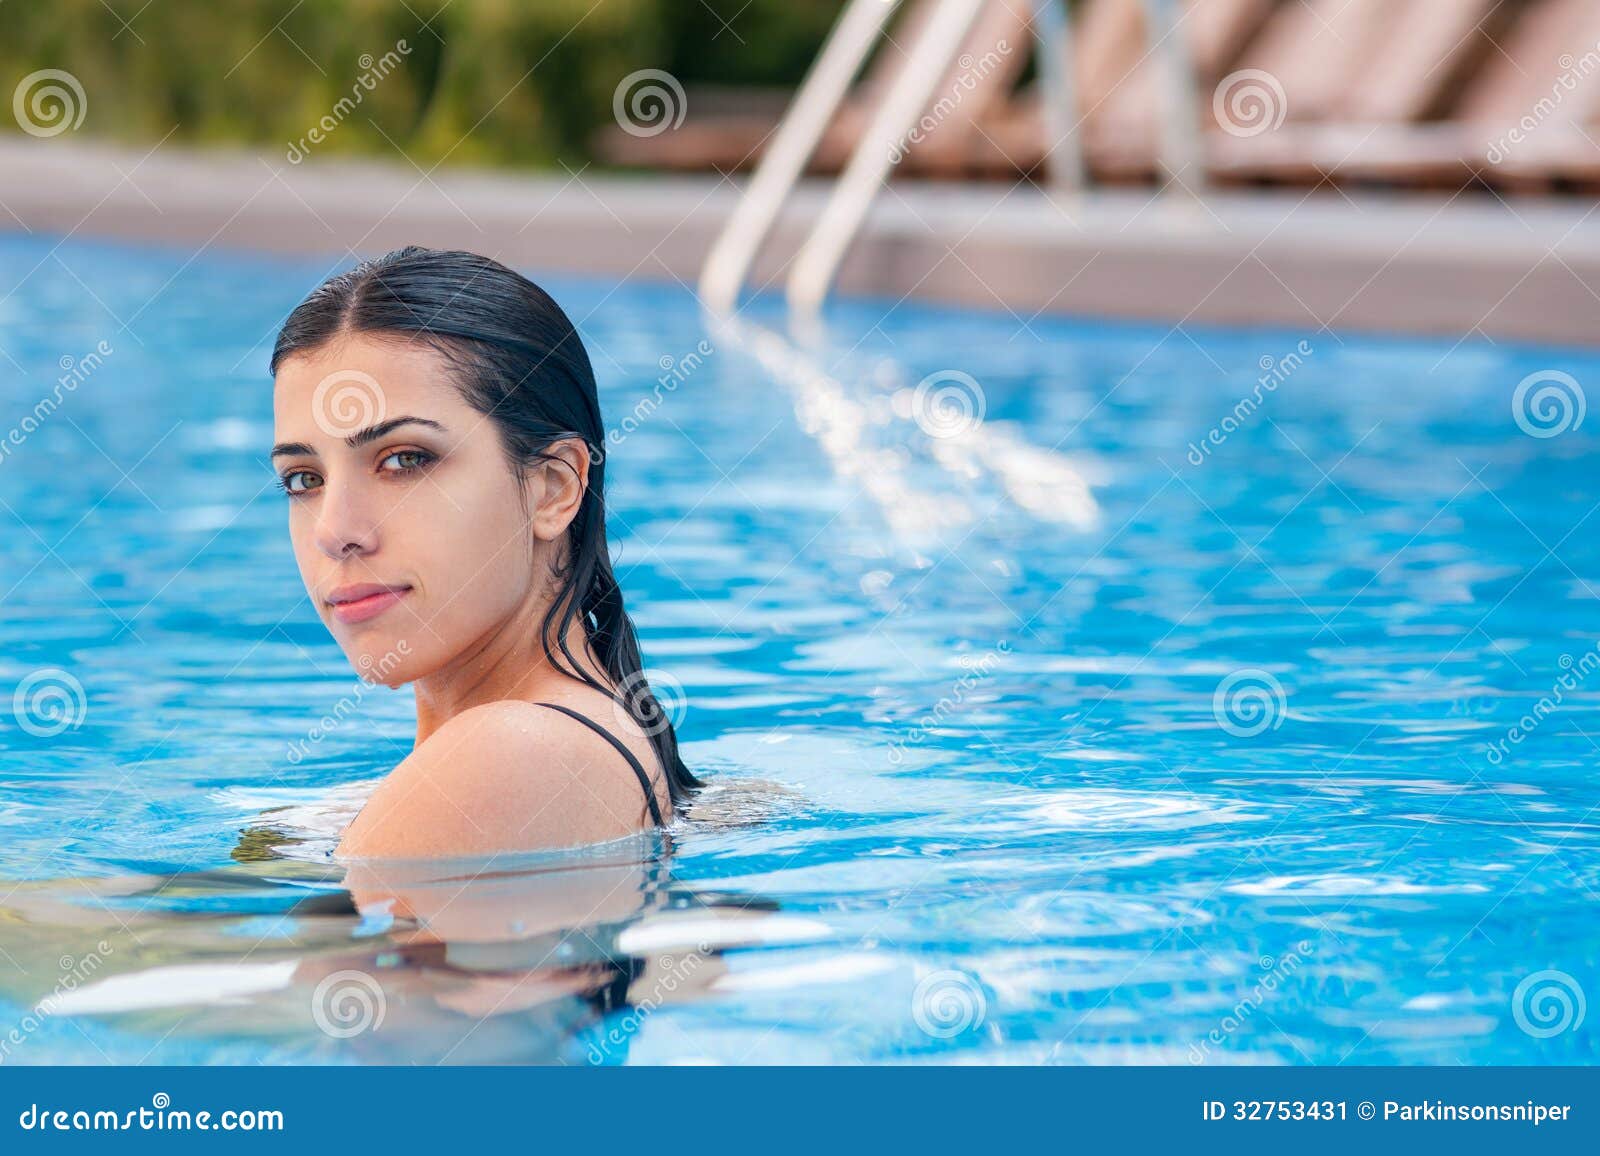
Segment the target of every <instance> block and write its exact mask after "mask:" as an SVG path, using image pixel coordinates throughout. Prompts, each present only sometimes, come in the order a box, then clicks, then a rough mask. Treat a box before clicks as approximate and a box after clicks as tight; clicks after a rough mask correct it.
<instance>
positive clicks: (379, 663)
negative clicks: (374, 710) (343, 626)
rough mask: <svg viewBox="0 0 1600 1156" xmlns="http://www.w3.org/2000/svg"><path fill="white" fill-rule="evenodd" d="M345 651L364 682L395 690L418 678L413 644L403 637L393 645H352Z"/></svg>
mask: <svg viewBox="0 0 1600 1156" xmlns="http://www.w3.org/2000/svg"><path fill="white" fill-rule="evenodd" d="M344 653H345V657H346V658H348V659H349V660H350V665H351V666H353V667H355V671H356V674H358V675H359V676H360V677H361V680H362V681H363V682H369V683H372V684H373V685H375V686H386V687H388V688H389V689H390V690H393V689H395V688H396V687H399V686H404V685H405V684H406V683H408V682H411V681H413V680H414V679H415V678H416V673H415V671H414V670H412V667H413V666H414V665H415V661H414V658H415V656H414V654H413V652H412V649H411V644H410V643H408V642H407V641H406V640H405V639H403V638H402V639H400V640H398V641H397V642H395V643H394V644H393V645H392V646H385V645H380V646H371V645H365V646H362V647H360V648H354V647H351V648H346V650H345V652H344Z"/></svg>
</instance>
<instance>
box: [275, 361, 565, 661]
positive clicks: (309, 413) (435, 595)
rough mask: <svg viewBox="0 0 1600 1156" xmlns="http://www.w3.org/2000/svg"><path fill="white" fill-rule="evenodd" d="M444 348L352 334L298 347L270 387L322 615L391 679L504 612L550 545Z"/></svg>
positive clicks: (292, 504)
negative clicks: (540, 541)
mask: <svg viewBox="0 0 1600 1156" xmlns="http://www.w3.org/2000/svg"><path fill="white" fill-rule="evenodd" d="M451 373H452V371H451V370H450V369H449V367H448V365H447V363H446V362H445V360H444V359H443V358H442V357H441V356H440V355H439V354H438V353H437V352H436V351H434V350H432V349H430V348H428V347H427V346H426V345H423V344H420V343H417V342H409V341H407V340H405V339H404V338H399V337H388V336H371V335H364V334H353V335H348V336H344V337H338V338H335V339H334V340H333V341H331V342H329V343H328V344H327V345H325V346H323V347H321V348H318V349H314V350H309V351H306V352H302V353H297V354H295V355H293V356H291V357H289V358H288V359H286V360H285V361H284V362H282V363H281V365H280V366H279V368H278V376H277V380H276V383H275V386H274V390H273V421H274V438H273V440H274V441H275V442H276V443H277V444H276V446H275V447H274V452H273V469H274V470H275V472H276V473H277V475H278V478H279V481H280V482H281V483H282V485H283V486H284V487H285V489H286V490H287V491H288V504H289V536H290V538H291V539H292V541H293V543H294V554H295V560H296V561H297V562H298V563H299V566H300V577H301V578H302V579H303V580H304V582H305V585H306V592H307V593H308V594H309V595H310V596H311V601H312V604H313V605H314V606H315V607H316V609H317V613H318V614H319V615H321V616H322V620H323V622H324V623H326V624H327V627H328V629H329V630H330V631H332V633H333V636H334V638H335V639H337V640H338V643H339V646H340V647H341V648H342V649H343V650H344V653H345V657H347V658H348V659H349V660H350V662H351V664H352V665H354V666H355V667H356V669H357V671H358V672H359V673H360V675H361V677H363V678H364V679H367V680H368V681H370V682H375V683H383V684H385V685H387V686H398V685H400V684H402V683H406V682H411V681H414V680H415V679H418V678H421V677H423V676H425V675H427V674H429V673H431V672H433V671H434V670H436V669H438V668H439V667H440V666H442V665H443V664H445V663H447V662H448V661H449V660H450V659H452V658H454V657H455V656H457V655H459V654H460V653H461V652H462V651H463V650H465V649H466V648H468V647H469V646H471V644H472V643H473V642H474V641H476V640H478V639H481V638H484V637H486V636H487V635H488V634H490V632H492V631H493V630H494V629H495V628H496V627H497V626H499V625H501V624H503V623H505V622H506V621H507V620H508V619H509V618H510V617H511V616H512V615H513V614H514V613H515V612H516V611H517V609H518V607H519V606H521V605H523V604H524V603H525V602H526V601H527V599H528V598H529V595H530V591H532V590H533V588H534V582H535V572H536V559H537V557H539V556H540V555H541V551H540V550H539V548H538V546H537V545H536V539H535V534H534V531H533V527H532V525H531V523H530V519H529V517H528V514H527V512H526V510H527V507H526V506H525V505H524V504H523V502H522V500H520V499H521V498H522V497H523V496H524V493H523V491H522V488H521V486H520V485H519V483H518V481H517V479H516V478H515V476H514V475H513V473H512V471H511V469H510V467H509V465H508V463H507V460H506V456H505V452H504V450H503V448H502V446H501V441H500V435H499V433H498V431H497V430H496V429H495V426H494V423H493V422H491V421H490V420H489V419H487V418H485V417H484V416H483V415H482V414H481V413H479V412H478V411H477V410H475V409H473V408H472V407H471V406H469V405H468V404H467V403H466V401H464V400H463V399H462V397H461V396H460V394H459V392H458V391H457V389H456V387H455V385H454V384H452V376H451Z"/></svg>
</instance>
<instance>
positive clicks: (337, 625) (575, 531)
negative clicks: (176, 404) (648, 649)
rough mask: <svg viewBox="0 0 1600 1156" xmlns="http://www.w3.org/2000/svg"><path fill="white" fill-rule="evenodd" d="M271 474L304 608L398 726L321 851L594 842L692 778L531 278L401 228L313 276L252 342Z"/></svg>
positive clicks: (584, 375)
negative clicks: (613, 550)
mask: <svg viewBox="0 0 1600 1156" xmlns="http://www.w3.org/2000/svg"><path fill="white" fill-rule="evenodd" d="M272 372H273V375H274V379H275V381H274V388H273V412H274V425H275V432H274V441H275V442H276V443H277V444H276V445H275V446H274V447H273V450H272V458H273V469H274V471H275V472H276V473H277V475H278V479H279V484H280V485H281V486H282V488H283V490H284V491H285V493H286V494H287V495H288V499H289V536H290V538H291V539H292V541H293V544H294V552H295V558H296V561H297V562H298V563H299V567H300V576H301V578H302V579H303V580H304V581H305V586H306V590H307V592H308V593H309V594H310V596H311V601H312V604H313V605H314V606H315V607H316V610H317V613H318V615H320V616H321V618H322V620H323V622H324V623H326V624H327V626H328V629H329V630H330V631H331V632H332V633H333V636H334V638H335V639H336V640H337V641H338V643H339V646H340V647H341V648H342V649H343V650H344V652H345V655H346V657H348V658H349V660H350V661H351V663H352V664H353V665H354V666H355V667H356V668H357V670H359V671H360V672H361V673H362V676H363V677H364V678H367V679H369V680H371V681H375V682H381V683H383V684H384V685H386V686H390V687H396V686H400V685H402V684H404V683H411V684H412V686H413V688H414V689H415V692H416V701H417V737H416V746H415V748H414V749H413V750H412V752H411V754H410V755H408V756H407V757H406V758H405V759H404V760H403V761H402V762H401V763H400V764H399V765H398V766H397V767H395V768H394V770H393V771H391V772H390V773H389V775H388V776H387V777H386V778H385V779H384V780H383V782H382V783H380V784H379V786H378V788H377V789H376V790H375V791H374V792H373V794H372V796H371V798H370V800H369V801H368V802H367V804H366V806H365V807H364V808H363V809H362V811H361V812H360V814H359V815H357V816H356V818H355V819H354V821H352V822H351V824H350V825H349V827H348V828H346V830H345V832H344V835H343V838H342V840H341V842H340V844H339V848H338V854H339V855H340V856H341V857H353V858H390V857H403V858H413V857H434V856H441V855H477V854H483V853H491V854H492V853H497V852H501V851H519V850H532V849H537V848H546V847H564V846H572V845H575V844H580V843H592V842H599V841H602V840H608V839H614V838H619V837H621V836H624V835H627V834H630V833H632V832H634V831H638V830H640V829H642V828H648V827H652V826H658V825H662V824H665V823H666V822H669V821H670V820H671V818H672V816H673V812H674V809H675V808H676V807H677V806H679V805H681V804H682V803H683V802H684V801H685V800H686V798H687V796H688V794H689V793H690V792H691V791H692V790H693V789H694V788H695V787H698V786H699V785H700V784H699V783H698V782H697V781H696V779H695V778H694V776H693V775H691V774H690V773H689V770H688V768H687V767H685V766H684V764H683V761H682V759H681V758H680V757H679V755H678V746H677V738H676V736H675V734H674V733H673V729H672V725H671V723H670V721H669V720H668V719H667V717H666V716H665V714H664V712H663V711H662V710H661V708H660V705H659V704H658V703H657V702H656V700H655V697H654V696H653V694H652V693H651V690H650V687H649V684H648V682H647V681H646V679H645V676H644V672H643V671H642V669H641V660H640V654H639V645H638V640H637V638H636V636H635V634H634V628H633V623H632V621H631V620H630V619H629V617H628V613H627V611H626V610H625V609H624V606H623V600H622V591H621V589H620V588H619V587H618V585H617V580H616V577H615V576H614V575H613V573H612V569H611V559H610V556H609V553H608V551H607V547H606V532H605V463H604V461H603V459H602V456H601V454H600V452H599V449H598V447H599V446H600V445H601V444H602V443H603V442H604V428H603V425H602V422H601V417H600V405H599V401H598V398H597V395H596V391H595V381H594V371H593V369H592V368H591V367H590V364H589V358H588V355H587V354H586V353H585V351H584V348H583V344H582V342H581V341H580V339H579V337H578V335H577V332H576V331H575V330H574V328H573V326H572V322H571V321H570V320H568V318H567V315H566V314H565V313H563V312H562V311H561V308H560V307H559V306H558V305H556V303H555V302H554V301H553V300H551V299H550V297H549V296H548V295H547V294H546V293H545V292H544V291H543V290H541V289H540V288H539V287H538V286H536V285H534V284H533V283H532V282H530V281H528V280H527V279H526V278H524V277H522V276H521V275H519V274H517V273H515V272H513V271H512V270H510V269H508V268H506V267H505V266H503V265H500V264H498V263H497V262H495V261H491V260H489V259H487V258H485V257H479V256H476V255H474V254H471V253H461V252H442V251H437V250H430V249H423V248H418V247H415V246H413V247H409V248H406V249H401V250H397V251H396V252H393V253H390V254H388V255H386V256H384V257H381V258H378V259H376V260H373V261H368V262H365V263H363V264H362V265H360V266H358V267H357V268H355V269H352V270H350V271H349V272H346V273H342V274H340V275H338V276H336V277H333V278H331V279H330V280H328V281H326V282H324V283H323V284H322V285H321V286H319V287H318V288H317V289H316V290H315V291H314V292H313V293H312V294H311V295H310V296H309V297H307V298H306V300H305V301H303V302H302V303H301V304H300V305H299V306H298V307H297V308H296V309H295V310H294V312H293V313H292V314H290V316H289V319H288V321H287V322H285V324H284V326H283V330H282V331H281V332H280V333H279V334H278V340H277V344H276V346H275V348H274V349H273V353H272Z"/></svg>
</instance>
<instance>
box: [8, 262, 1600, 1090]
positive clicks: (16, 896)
mask: <svg viewBox="0 0 1600 1156" xmlns="http://www.w3.org/2000/svg"><path fill="white" fill-rule="evenodd" d="M334 264H335V262H334V259H333V258H332V257H331V256H330V257H329V258H327V259H325V260H308V259H293V260H290V259H267V258H261V257H254V256H248V255H243V254H237V253H223V252H217V251H208V252H206V253H204V254H202V255H200V256H198V257H192V256H191V255H190V254H188V253H186V252H177V251H169V250H165V249H161V248H143V247H131V246H122V245H113V244H107V243H93V242H87V241H82V240H76V239H73V240H61V239H60V238H54V237H50V238H46V237H37V236H34V237H26V238H24V237H16V236H6V237H0V294H3V295H4V296H3V299H0V351H3V355H0V526H3V527H4V531H3V533H0V581H3V586H0V589H3V591H4V596H3V599H0V672H3V678H0V692H3V696H0V881H3V882H0V977H3V980H0V1041H5V1042H4V1047H3V1048H0V1063H48V1062H72V1063H104V1062H117V1063H210V1062H217V1063H255V1062H265V1063H281V1062H318V1063H321V1062H326V1063H367V1062H385V1063H397V1062H398V1063H405V1062H419V1063H435V1062H451V1063H457V1062H480V1061H508V1060H530V1061H547V1062H561V1063H572V1064H587V1063H625V1062H627V1063H654V1062H682V1061H711V1062H723V1063H767V1062H801V1063H810V1062H855V1061H891V1062H1007V1063H1016V1062H1022V1063H1036V1062H1055V1063H1172V1064H1191V1063H1205V1064H1212V1063H1215V1064H1225V1063H1290V1064H1294V1063H1308V1062H1316V1063H1347V1064H1388V1063H1404V1064H1411V1063H1443V1064H1453V1063H1467V1064H1475V1063H1487V1062H1498V1063H1519V1064H1520V1063H1561V1064H1569V1063H1585V1062H1594V1061H1595V1060H1596V1058H1597V1056H1600V1047H1597V1045H1596V1042H1595V1041H1596V1039H1597V1037H1596V1035H1595V1033H1594V1030H1593V1023H1592V1022H1589V1021H1587V1020H1586V1018H1585V1016H1586V1011H1587V1009H1586V995H1587V996H1593V995H1595V994H1596V992H1600V920H1596V918H1595V910H1596V908H1595V904H1596V901H1597V900H1600V846H1597V838H1600V822H1597V820H1596V815H1595V808H1596V806H1597V803H1600V795H1597V791H1596V787H1595V782H1596V779H1595V775H1594V772H1593V768H1594V766H1595V764H1596V759H1597V756H1600V676H1597V674H1600V534H1597V532H1596V531H1597V530H1600V521H1596V520H1595V518H1594V515H1595V513H1596V509H1597V507H1600V480H1597V474H1596V470H1595V468H1594V463H1595V449H1596V442H1595V438H1594V434H1593V429H1594V427H1593V425H1592V424H1591V422H1589V421H1583V420H1582V408H1583V403H1584V400H1585V399H1584V397H1583V392H1582V391H1583V388H1584V387H1585V386H1590V387H1592V386H1593V385H1595V384H1596V383H1600V356H1597V355H1596V354H1595V353H1593V352H1587V351H1573V350H1559V349H1542V348H1532V347H1513V346H1507V345H1495V344H1491V343H1489V342H1487V341H1485V340H1481V339H1477V338H1473V339H1471V340H1467V341H1463V342H1460V343H1456V342H1453V341H1449V340H1438V341H1434V340H1410V339H1407V340H1399V339H1386V338H1375V337H1363V336H1356V335H1352V334H1347V333H1337V332H1331V331H1328V330H1325V329H1322V328H1321V327H1320V326H1319V325H1317V324H1316V323H1315V322H1314V321H1311V320H1310V319H1309V318H1308V321H1307V325H1306V327H1305V328H1304V329H1303V330H1289V329H1260V330H1246V329H1236V330H1224V329H1207V328H1198V327H1196V328H1189V327H1184V328H1181V329H1170V328H1169V327H1167V326H1152V325H1147V324H1131V323H1110V322H1100V321H1090V320H1070V319H1059V318H1049V317H1042V316H1041V317H1035V318H1026V317H1019V316H1015V315H1012V314H1009V313H1006V312H1004V311H998V312H983V311H977V310H957V309H945V308H935V307H931V306H927V305H921V304H916V303H912V302H909V301H908V302H904V303H900V304H896V303H895V302H893V301H873V300H851V301H844V302H840V303H838V304H837V305H836V306H834V307H833V308H832V310H831V311H830V313H829V317H828V320H829V328H828V330H827V331H826V333H820V334H807V335H803V336H795V337H791V336H789V335H783V334H782V331H781V315H780V312H779V310H778V307H777V304H776V303H770V302H766V301H758V302H757V303H755V304H754V305H752V306H750V307H749V308H747V309H746V310H745V312H744V314H742V315H741V318H740V320H739V322H738V323H737V324H736V325H734V326H729V325H724V324H713V323H708V322H707V321H706V319H705V318H703V317H702V315H701V313H700V311H699V308H698V306H697V304H696V302H695V300H694V299H693V297H692V296H691V295H690V294H689V293H688V292H687V291H686V290H683V289H681V288H678V287H676V286H674V287H665V288H664V287H660V286H648V285H620V286H619V285H616V284H612V283H606V282H600V281H596V280H592V279H584V278H575V277H565V276H562V277H548V278H546V277H543V276H540V275H539V274H538V273H537V271H536V270H530V271H529V272H530V273H531V275H533V276H534V277H535V279H536V280H538V281H539V282H540V283H541V284H543V285H544V286H545V287H546V288H547V289H549V290H550V291H551V293H552V294H553V295H554V296H555V298H556V299H557V300H558V301H560V302H561V303H562V305H563V306H564V307H565V308H566V309H567V311H568V312H569V313H570V314H571V315H572V317H573V318H574V320H575V321H576V322H577V323H578V325H579V329H580V331H581V332H582V334H583V336H584V338H585V341H586V343H587V344H588V347H589V350H590V354H591V357H592V359H593V361H594V364H595V369H596V373H597V375H598V378H599V382H600V390H601V401H602V408H603V410H604V413H605V416H606V419H607V423H608V431H609V436H608V447H607V451H608V455H609V458H608V460H609V468H608V475H609V482H610V489H611V493H610V495H609V497H610V504H611V508H612V513H611V524H610V531H611V536H612V547H613V553H614V556H615V559H616V564H617V569H618V575H619V578H620V580H621V583H622V587H623V590H624V592H625V594H626V597H627V600H628V603H629V606H630V609H631V612H632V614H633V616H634V618H635V621H636V623H637V624H638V626H639V630H640V634H641V641H642V646H643V649H644V653H645V659H646V666H647V669H648V671H649V673H650V676H651V679H652V683H653V684H654V685H655V686H656V688H657V692H658V694H659V695H660V697H661V698H662V699H663V701H664V702H665V703H666V704H667V707H668V710H669V712H671V714H672V717H673V718H674V719H675V721H676V723H677V726H678V731H679V735H680V739H681V741H682V743H683V752H684V757H685V759H686V761H687V762H688V764H689V765H690V766H691V767H692V768H693V769H694V770H695V771H696V772H697V773H699V774H700V775H701V776H702V777H703V778H705V779H707V780H708V781H709V782H710V783H712V784H713V789H712V790H711V791H710V793H709V794H708V795H707V797H706V798H705V799H704V800H703V802H702V803H701V805H699V806H698V807H697V808H696V809H695V810H694V811H693V813H692V814H691V815H690V816H689V817H688V818H686V819H684V820H682V821H680V822H679V823H678V824H677V825H676V826H675V827H674V829H673V830H672V831H671V832H670V833H669V835H668V836H667V837H666V838H664V839H657V838H655V837H641V838H639V839H637V840H626V841H623V842H622V843H618V844H612V845H608V846H606V847H602V848H595V849H590V850H587V851H583V852H576V853H570V854H545V855H536V856H527V857H523V858H519V859H516V860H512V859H505V860H501V861H497V862H493V863H477V864H472V863H452V864H447V865H435V867H434V868H431V869H430V868H426V867H422V866H418V867H417V868H416V869H415V871H414V872H412V873H411V874H409V875H407V876H406V877H405V878H404V879H402V880H400V881H398V882H396V880H394V879H393V878H387V879H385V880H383V881H382V886H379V885H378V884H377V883H376V882H374V881H371V880H366V881H362V880H357V879H343V878H342V876H341V872H340V871H339V869H338V868H337V867H336V865H334V864H332V863H331V862H330V861H329V860H328V858H327V852H328V850H329V848H330V847H331V846H332V843H333V841H334V839H335V838H336V836H337V833H338V830H339V826H340V823H341V822H342V821H344V819H345V818H347V817H348V815H349V814H350V813H352V812H353V809H354V808H355V807H356V806H358V805H359V802H360V800H361V798H362V797H363V796H364V793H365V791H366V790H368V789H370V786H371V784H372V783H373V782H374V781H375V780H376V779H377V778H378V777H380V776H381V775H382V774H383V773H384V772H385V771H386V770H387V769H388V768H390V767H392V766H393V765H394V764H395V763H396V762H397V761H398V760H399V759H400V758H402V757H403V756H404V755H405V754H406V752H407V751H408V750H409V748H410V743H411V738H412V728H413V715H412V705H411V701H410V693H409V691H407V690H402V691H399V692H390V691H388V690H385V689H384V688H382V687H375V686H369V685H366V684H364V683H362V682H361V681H360V680H359V679H357V677H356V675H355V672H354V671H353V670H352V669H351V668H350V667H349V666H348V664H347V663H346V662H345V660H344V658H343V656H342V655H341V654H340V652H339V650H338V649H337V648H336V647H335V645H334V644H333V642H332V640H331V639H330V638H329V636H328V635H327V633H326V631H325V630H324V629H323V627H322V626H321V624H320V623H319V621H318V619H317V616H316V614H315V612H314V611H313V609H312V607H311V606H310V604H309V603H308V602H307V600H306V597H305V594H304V590H303V588H302V586H301V584H300V580H299V577H298V574H297V572H296V569H295V565H294V561H293V557H292V555H291V552H290V548H289V543H288V539H287V535H286V531H285V525H284V521H285V510H284V498H283V497H282V496H281V495H280V494H279V493H278V492H277V490H276V489H275V488H274V485H273V476H272V474H271V472H270V469H269V467H268V464H267V462H266V453H267V451H268V449H269V447H270V443H271V440H272V439H271V435H272V418H271V387H270V381H269V379H268V377H267V372H266V362H267V355H268V351H269V347H270V344H271V339H272V336H273V334H274V332H275V329H276V326H277V324H278V323H279V322H280V321H281V320H282V318H283V317H284V315H285V314H286V313H287V311H288V310H289V309H290V308H291V307H292V306H293V305H294V304H295V303H296V302H297V301H298V300H299V299H300V297H301V296H302V295H303V294H304V293H305V292H306V291H307V290H308V289H309V288H310V287H311V286H312V285H314V284H315V283H316V282H318V281H319V280H321V279H322V277H323V276H324V275H326V274H327V273H328V272H330V271H331V269H332V267H333V266H334ZM802 350H803V352H801V351H802ZM67 382H70V385H68V384H64V383H67ZM42 399H48V400H42ZM385 887H387V888H391V889H393V890H394V891H395V892H396V893H397V894H398V895H399V897H400V900H401V902H399V904H398V906H397V904H396V896H395V895H389V896H387V897H385V896H384V895H383V891H384V888H385ZM352 893H354V895H355V897H356V899H358V900H361V902H352V898H351V896H352ZM397 911H401V912H407V911H409V912H410V913H411V914H410V915H404V914H402V915H401V916H399V917H396V914H395V913H396V912H397ZM12 1028H15V1029H16V1030H15V1031H14V1032H12V1035H11V1036H10V1037H7V1036H6V1034H5V1033H6V1032H7V1031H10V1030H11V1029H12Z"/></svg>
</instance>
